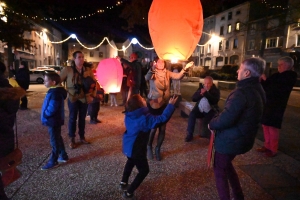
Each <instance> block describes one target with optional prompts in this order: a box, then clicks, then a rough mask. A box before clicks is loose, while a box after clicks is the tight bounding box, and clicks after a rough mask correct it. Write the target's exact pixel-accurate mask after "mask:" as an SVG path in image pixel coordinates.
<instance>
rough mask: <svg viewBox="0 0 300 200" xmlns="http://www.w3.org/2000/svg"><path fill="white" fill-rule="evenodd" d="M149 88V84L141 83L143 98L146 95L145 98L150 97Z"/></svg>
mask: <svg viewBox="0 0 300 200" xmlns="http://www.w3.org/2000/svg"><path fill="white" fill-rule="evenodd" d="M147 90H148V88H147V83H146V82H145V83H141V87H140V95H141V96H143V94H145V97H147V95H148V91H147Z"/></svg>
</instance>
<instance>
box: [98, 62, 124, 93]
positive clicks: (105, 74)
mask: <svg viewBox="0 0 300 200" xmlns="http://www.w3.org/2000/svg"><path fill="white" fill-rule="evenodd" d="M96 75H97V79H98V82H99V83H100V85H101V86H102V87H103V89H104V91H105V92H108V93H115V92H120V89H121V85H122V79H123V68H122V65H121V63H120V61H118V60H117V59H116V58H108V59H104V60H101V62H100V63H99V64H98V68H97V72H96Z"/></svg>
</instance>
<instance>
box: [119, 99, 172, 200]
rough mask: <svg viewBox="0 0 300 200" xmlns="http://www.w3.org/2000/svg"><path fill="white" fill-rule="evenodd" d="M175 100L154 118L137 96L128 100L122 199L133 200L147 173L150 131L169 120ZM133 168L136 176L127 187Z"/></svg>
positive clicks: (144, 102) (124, 138)
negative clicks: (125, 160) (125, 159)
mask: <svg viewBox="0 0 300 200" xmlns="http://www.w3.org/2000/svg"><path fill="white" fill-rule="evenodd" d="M176 100H177V97H176V98H171V99H170V100H169V104H168V105H167V107H166V108H165V110H164V112H163V113H162V114H161V115H158V116H155V115H151V114H150V113H149V109H148V108H147V104H146V101H145V100H144V99H143V98H142V97H141V96H140V95H139V94H136V95H133V96H131V97H130V98H129V100H128V102H127V104H126V113H125V126H126V131H125V133H124V136H123V153H124V154H125V155H126V156H127V159H128V160H127V162H126V165H125V168H124V172H123V177H122V181H121V183H120V188H121V189H122V190H123V191H124V193H123V198H125V199H133V198H134V194H133V193H134V191H135V190H136V189H137V188H138V187H139V185H140V184H141V183H142V182H143V180H144V179H145V178H146V176H147V174H148V173H149V165H148V160H147V156H146V152H147V142H148V138H149V133H150V130H151V129H153V128H155V127H156V126H157V125H158V124H160V123H165V122H167V121H168V120H169V119H170V118H171V116H172V114H173V112H174V110H175V107H174V104H175V102H176ZM134 166H136V168H137V170H138V174H137V176H136V177H135V179H134V180H133V182H132V183H131V185H130V186H128V179H129V176H130V174H131V172H132V169H133V167H134Z"/></svg>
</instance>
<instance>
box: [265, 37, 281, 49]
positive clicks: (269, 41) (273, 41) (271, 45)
mask: <svg viewBox="0 0 300 200" xmlns="http://www.w3.org/2000/svg"><path fill="white" fill-rule="evenodd" d="M277 46H278V44H277V38H267V41H266V48H274V47H277Z"/></svg>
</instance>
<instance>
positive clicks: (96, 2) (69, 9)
mask: <svg viewBox="0 0 300 200" xmlns="http://www.w3.org/2000/svg"><path fill="white" fill-rule="evenodd" d="M6 1H8V2H11V3H12V4H11V5H14V7H16V8H15V9H16V10H18V11H19V12H23V13H24V14H27V15H29V16H30V15H32V14H33V13H34V12H38V13H39V16H45V17H48V18H50V17H51V18H58V19H59V18H64V19H68V20H64V21H62V20H59V21H57V22H55V21H51V24H52V25H54V26H56V27H57V28H59V29H60V30H61V31H62V32H63V33H64V34H65V36H69V35H70V34H71V33H75V34H76V35H77V36H78V37H79V38H80V40H82V41H83V42H93V43H99V42H100V41H101V40H102V38H103V37H105V36H106V37H109V38H110V39H113V40H114V41H116V42H124V41H125V40H126V39H127V38H132V37H137V38H138V40H139V41H141V42H142V43H147V42H149V41H150V42H151V40H149V39H150V36H149V32H148V29H147V27H136V28H134V30H133V32H128V31H127V30H125V29H124V28H122V27H124V26H126V25H127V23H126V21H125V19H123V18H120V17H119V16H120V14H121V12H122V10H123V8H124V5H125V4H127V3H130V2H131V1H132V0H123V1H122V2H123V3H122V4H121V5H119V6H116V4H117V2H118V0H34V1H32V0H6ZM201 2H202V5H203V9H204V14H205V15H210V14H211V13H210V11H211V10H213V9H211V8H212V6H215V5H220V4H222V5H223V7H224V6H225V7H226V6H233V5H237V4H240V3H242V2H245V0H201ZM112 6H113V8H111V7H112ZM107 7H109V8H111V9H109V8H107ZM219 7H220V6H219ZM208 8H210V9H208ZM37 10H38V11H37ZM97 10H105V12H104V13H101V14H95V15H93V16H92V17H87V18H85V19H80V20H79V19H77V20H70V18H75V17H77V18H78V17H80V16H87V15H88V14H91V13H95V12H96V11H97ZM204 17H207V16H204ZM48 22H49V21H48ZM85 40H87V41H85Z"/></svg>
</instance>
